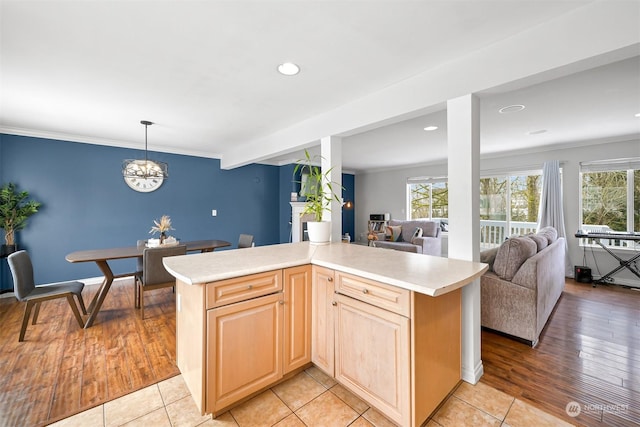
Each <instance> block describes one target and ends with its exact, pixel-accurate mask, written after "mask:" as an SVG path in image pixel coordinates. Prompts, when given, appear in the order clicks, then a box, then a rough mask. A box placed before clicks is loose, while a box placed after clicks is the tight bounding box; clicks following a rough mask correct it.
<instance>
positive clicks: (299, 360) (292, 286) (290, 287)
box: [282, 265, 311, 374]
mask: <svg viewBox="0 0 640 427" xmlns="http://www.w3.org/2000/svg"><path fill="white" fill-rule="evenodd" d="M283 341H284V351H283V353H282V356H283V361H282V369H283V373H284V374H287V373H289V372H291V371H293V370H294V369H296V368H299V367H301V366H304V365H305V364H307V363H309V362H311V266H310V265H304V266H301V267H294V268H287V269H285V270H284V336H283Z"/></svg>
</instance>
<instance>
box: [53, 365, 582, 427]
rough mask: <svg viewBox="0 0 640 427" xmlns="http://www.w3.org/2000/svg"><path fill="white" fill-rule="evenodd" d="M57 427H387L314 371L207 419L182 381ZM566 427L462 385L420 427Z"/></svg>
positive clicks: (501, 396) (503, 397)
mask: <svg viewBox="0 0 640 427" xmlns="http://www.w3.org/2000/svg"><path fill="white" fill-rule="evenodd" d="M52 425H53V426H56V427H62V426H83V427H84V426H105V427H107V426H109V427H110V426H123V425H124V426H150V425H152V426H154V427H155V426H157V427H163V426H167V427H175V426H185V427H192V426H202V427H210V426H225V427H232V426H240V427H245V426H251V427H259V426H269V427H270V426H277V427H297V426H302V427H304V426H312V427H333V426H336V427H345V426H352V427H372V426H374V427H387V426H394V424H393V423H391V422H390V421H388V420H387V419H386V418H385V417H384V416H382V415H381V414H380V413H379V412H377V411H376V410H374V409H373V408H370V407H369V405H367V404H366V403H365V402H363V401H362V400H360V399H359V398H357V397H356V396H354V395H353V394H351V393H350V392H348V391H347V390H346V389H344V388H343V387H342V386H340V385H339V384H337V383H336V382H335V381H334V380H333V379H332V378H330V377H328V376H327V375H325V374H324V373H323V372H321V371H320V370H318V369H317V368H315V367H312V368H309V369H307V370H306V371H304V372H302V373H300V374H298V375H296V376H295V377H293V378H291V379H290V380H288V381H286V382H284V383H282V384H279V385H277V386H274V387H272V388H271V389H269V390H267V391H265V392H263V393H261V394H260V395H258V396H256V397H254V398H253V399H251V400H249V401H247V402H245V403H243V404H242V405H240V406H237V407H235V408H233V409H231V410H230V411H228V412H225V413H224V414H222V415H220V416H219V417H218V418H216V419H212V418H211V416H210V415H208V416H201V415H200V412H199V411H198V409H197V408H196V405H195V402H194V401H193V399H192V398H191V394H190V393H189V390H188V389H187V386H186V385H185V383H184V381H183V380H182V376H180V375H178V376H176V377H173V378H170V379H168V380H166V381H163V382H160V383H158V384H154V385H152V386H149V387H147V388H144V389H142V390H139V391H136V392H134V393H131V394H128V395H126V396H123V397H121V398H119V399H115V400H112V401H110V402H107V403H105V404H103V405H100V406H97V407H95V408H93V409H89V410H87V411H85V412H81V413H79V414H77V415H74V416H72V417H69V418H66V419H64V420H61V421H59V422H57V423H55V424H52ZM533 425H535V426H537V427H544V426H550V427H551V426H553V427H557V426H569V425H570V424H568V423H566V422H564V421H562V420H560V419H558V418H555V417H553V416H551V415H549V414H547V413H545V412H542V411H540V410H539V409H537V408H534V407H533V406H530V405H528V404H526V403H524V402H522V401H520V400H518V399H515V398H513V397H511V396H509V395H507V394H505V393H502V392H501V391H498V390H496V389H494V388H492V387H489V386H487V385H485V384H483V383H478V384H476V385H475V386H473V385H470V384H468V383H465V382H463V383H461V384H460V386H459V387H458V388H457V389H456V391H455V392H454V393H453V394H452V395H451V396H450V397H449V399H448V400H447V401H446V402H445V403H444V405H442V406H441V407H440V409H439V410H438V411H437V412H436V413H435V415H434V416H433V417H432V419H431V420H429V422H428V423H427V427H439V426H442V427H448V426H474V427H476V426H504V427H520V426H523V427H524V426H526V427H529V426H533Z"/></svg>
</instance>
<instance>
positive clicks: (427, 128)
mask: <svg viewBox="0 0 640 427" xmlns="http://www.w3.org/2000/svg"><path fill="white" fill-rule="evenodd" d="M436 129H438V126H427V127H426V128H424V130H426V131H427V132H429V131H432V130H436Z"/></svg>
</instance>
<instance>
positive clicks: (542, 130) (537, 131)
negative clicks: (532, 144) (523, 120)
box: [529, 129, 547, 135]
mask: <svg viewBox="0 0 640 427" xmlns="http://www.w3.org/2000/svg"><path fill="white" fill-rule="evenodd" d="M546 132H547V130H546V129H540V130H533V131H531V132H529V135H540V134H541V133H546Z"/></svg>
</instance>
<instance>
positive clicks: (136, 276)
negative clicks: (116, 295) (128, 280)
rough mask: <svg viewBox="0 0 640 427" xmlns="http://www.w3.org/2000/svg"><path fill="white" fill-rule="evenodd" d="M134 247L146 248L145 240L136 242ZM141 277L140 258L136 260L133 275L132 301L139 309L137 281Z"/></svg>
mask: <svg viewBox="0 0 640 427" xmlns="http://www.w3.org/2000/svg"><path fill="white" fill-rule="evenodd" d="M136 246H137V247H138V248H139V249H144V248H145V247H146V246H147V240H146V239H144V240H142V239H141V240H138V241H137V242H136ZM141 277H142V256H139V257H138V258H136V271H135V273H133V293H134V301H135V306H136V307H140V298H139V295H138V280H140V278H141Z"/></svg>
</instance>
